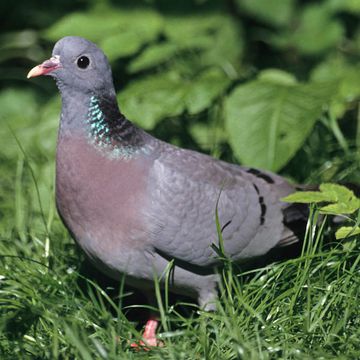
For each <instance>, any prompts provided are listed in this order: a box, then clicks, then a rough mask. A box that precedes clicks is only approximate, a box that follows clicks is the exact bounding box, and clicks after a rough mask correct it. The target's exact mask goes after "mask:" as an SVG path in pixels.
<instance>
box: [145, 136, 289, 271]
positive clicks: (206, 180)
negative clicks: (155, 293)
mask: <svg viewBox="0 0 360 360" xmlns="http://www.w3.org/2000/svg"><path fill="white" fill-rule="evenodd" d="M160 146H163V147H164V149H162V151H160V154H161V155H160V156H159V157H158V158H157V159H156V160H155V161H154V165H153V167H152V170H151V173H150V176H149V182H148V183H149V189H148V191H149V192H150V193H151V202H150V204H149V208H148V214H147V215H148V219H149V224H150V228H151V232H150V234H151V235H150V236H151V242H152V245H153V246H154V248H155V249H156V250H157V251H158V252H159V253H161V254H165V255H166V256H168V257H169V258H176V259H179V260H181V261H184V262H186V263H189V264H192V265H194V266H201V267H208V266H213V265H215V264H216V263H217V262H218V261H219V260H218V259H217V255H216V253H215V252H214V250H213V249H212V248H211V244H212V243H215V244H218V237H217V231H216V221H215V212H216V204H217V201H219V202H218V214H219V220H220V226H221V227H222V235H223V239H224V247H225V252H226V254H227V255H228V256H230V257H231V258H232V259H233V260H239V261H241V260H247V259H249V258H253V257H256V256H260V255H262V254H265V253H267V252H268V251H269V250H270V249H271V248H273V247H274V246H276V245H277V244H278V243H279V241H280V239H281V238H282V234H283V231H284V226H283V213H282V209H283V207H284V204H283V203H281V202H280V201H279V199H280V198H281V197H282V196H285V195H287V194H288V193H290V192H292V191H293V188H292V186H290V185H289V184H288V183H287V182H286V181H285V180H284V179H283V178H281V177H279V176H277V175H274V174H271V173H268V172H260V171H258V170H255V169H250V168H243V167H240V166H236V165H232V164H228V163H225V162H222V161H219V160H215V159H213V158H211V157H209V156H206V155H203V154H200V153H197V152H193V151H189V150H184V149H179V148H176V147H173V146H169V145H168V144H164V143H161V145H160ZM218 199H219V200H218Z"/></svg>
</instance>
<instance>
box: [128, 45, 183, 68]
mask: <svg viewBox="0 0 360 360" xmlns="http://www.w3.org/2000/svg"><path fill="white" fill-rule="evenodd" d="M178 51H179V47H178V46H177V45H176V44H173V43H167V42H166V43H161V44H155V45H152V46H150V47H148V48H147V49H145V50H144V51H143V52H142V53H141V54H140V55H139V56H137V57H136V58H135V59H134V60H133V61H132V62H131V63H130V65H129V67H128V69H129V71H130V72H137V71H142V70H147V69H149V68H151V67H154V66H157V65H161V64H163V63H165V62H166V61H168V60H169V59H171V58H173V57H174V56H175V55H176V53H177V52H178Z"/></svg>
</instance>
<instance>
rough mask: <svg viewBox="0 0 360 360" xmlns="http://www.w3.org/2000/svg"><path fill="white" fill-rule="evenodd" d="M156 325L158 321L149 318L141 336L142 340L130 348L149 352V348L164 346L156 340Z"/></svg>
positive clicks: (132, 344)
mask: <svg viewBox="0 0 360 360" xmlns="http://www.w3.org/2000/svg"><path fill="white" fill-rule="evenodd" d="M158 325H159V321H158V320H156V319H155V318H150V319H149V320H148V321H147V322H146V324H145V329H144V333H143V336H142V338H143V340H140V341H139V342H134V343H131V344H130V346H131V347H132V348H136V349H138V350H140V349H141V350H145V351H149V350H151V348H150V347H155V346H164V344H163V343H162V342H161V341H159V340H158V339H157V338H156V329H157V327H158Z"/></svg>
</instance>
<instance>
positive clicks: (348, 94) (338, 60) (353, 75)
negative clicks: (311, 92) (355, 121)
mask: <svg viewBox="0 0 360 360" xmlns="http://www.w3.org/2000/svg"><path fill="white" fill-rule="evenodd" d="M311 79H312V80H313V81H317V82H321V81H323V82H327V81H334V82H337V84H338V91H337V92H335V93H334V96H333V99H332V101H331V104H330V111H331V113H332V115H333V116H335V117H336V118H340V117H342V116H343V115H344V113H345V111H346V110H347V109H348V108H349V105H351V103H352V102H354V101H355V100H357V99H358V98H359V97H360V65H359V64H356V65H352V64H349V63H348V62H347V61H346V60H345V59H344V58H343V57H339V56H338V57H334V56H331V57H330V58H329V59H328V60H327V61H325V62H322V63H321V64H320V65H318V66H317V67H316V68H315V69H314V70H313V71H312V73H311Z"/></svg>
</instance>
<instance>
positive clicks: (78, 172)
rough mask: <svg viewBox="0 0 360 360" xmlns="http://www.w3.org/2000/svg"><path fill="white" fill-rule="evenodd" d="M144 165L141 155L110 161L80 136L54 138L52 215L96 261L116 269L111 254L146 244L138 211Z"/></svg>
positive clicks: (141, 208)
mask: <svg viewBox="0 0 360 360" xmlns="http://www.w3.org/2000/svg"><path fill="white" fill-rule="evenodd" d="M149 163H151V161H150V160H149V161H148V163H146V161H145V157H144V156H143V157H141V156H136V157H133V158H132V159H130V160H125V159H110V158H108V157H106V156H105V155H104V154H102V153H101V151H99V150H98V149H96V148H95V147H94V146H93V145H91V144H89V143H88V142H87V141H86V139H83V138H74V137H72V138H71V139H66V138H61V139H60V140H59V143H58V151H57V164H56V199H57V206H58V211H59V213H60V215H61V217H62V219H63V221H64V223H65V225H66V226H67V228H68V229H69V230H70V232H71V233H72V235H73V237H74V238H75V240H76V241H77V242H78V243H79V245H80V246H81V247H82V248H83V250H84V251H85V252H86V253H87V254H88V255H89V256H90V257H91V258H93V259H96V261H100V262H101V263H104V264H106V265H108V266H110V267H117V268H119V267H120V268H121V267H123V265H121V264H120V265H119V264H118V263H116V264H115V263H114V257H115V256H118V254H120V255H121V256H124V257H129V256H131V255H132V254H133V253H134V252H137V251H140V250H141V251H143V249H145V248H146V247H147V246H148V229H147V226H146V221H145V216H144V209H145V207H146V203H147V201H148V196H147V194H146V181H147V174H148V171H149ZM124 266H125V265H124ZM118 270H120V271H123V270H125V269H118Z"/></svg>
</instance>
